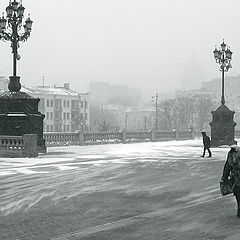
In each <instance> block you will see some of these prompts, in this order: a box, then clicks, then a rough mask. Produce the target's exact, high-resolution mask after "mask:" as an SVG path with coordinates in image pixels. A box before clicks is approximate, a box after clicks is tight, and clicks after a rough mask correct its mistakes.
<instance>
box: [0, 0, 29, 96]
mask: <svg viewBox="0 0 240 240" xmlns="http://www.w3.org/2000/svg"><path fill="white" fill-rule="evenodd" d="M24 10H25V8H24V7H23V6H22V1H16V0H13V1H12V0H10V2H9V5H8V6H7V7H6V18H5V17H4V13H3V14H2V17H0V40H3V41H10V42H11V48H12V53H13V76H10V77H9V78H10V82H9V85H8V89H9V91H10V92H18V91H19V90H20V89H21V84H20V82H19V80H20V77H19V76H17V60H20V58H21V56H20V55H19V54H18V48H19V42H25V41H26V40H27V39H28V38H29V36H30V32H31V30H32V23H33V21H32V20H31V19H30V16H29V15H28V18H27V19H26V21H25V24H24V25H23V18H24Z"/></svg>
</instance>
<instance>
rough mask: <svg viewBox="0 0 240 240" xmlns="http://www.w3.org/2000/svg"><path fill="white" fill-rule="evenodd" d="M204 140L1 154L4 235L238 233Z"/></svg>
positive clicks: (220, 157) (60, 238)
mask: <svg viewBox="0 0 240 240" xmlns="http://www.w3.org/2000/svg"><path fill="white" fill-rule="evenodd" d="M228 151H229V147H223V148H212V153H213V157H212V158H207V157H206V158H201V157H200V156H201V154H202V140H201V139H196V140H186V141H166V142H147V143H132V144H108V145H91V146H66V147H50V148H48V153H47V154H46V155H40V156H39V157H38V158H36V159H34V158H1V159H0V239H1V240H5V239H6V240H28V239H33V240H47V239H52V240H64V239H72V240H75V239H76V240H77V239H87V240H88V239H89V240H90V239H91V240H95V239H96V240H105V239H109V240H113V239H114V240H120V239H121V240H122V239H124V240H125V239H126V240H129V239H131V240H133V239H134V240H135V239H136V240H142V239H149V240H155V239H156V240H159V239H160V240H165V239H172V240H173V239H177V240H187V239H189V240H194V239H209V240H210V239H211V240H213V239H214V240H215V239H219V240H220V239H240V237H239V238H237V235H236V234H238V233H240V228H239V226H240V220H239V219H237V218H236V216H235V215H236V203H235V200H234V198H233V196H225V197H222V196H221V195H220V193H219V180H220V178H221V174H222V168H223V166H224V161H225V159H226V155H227V152H228Z"/></svg>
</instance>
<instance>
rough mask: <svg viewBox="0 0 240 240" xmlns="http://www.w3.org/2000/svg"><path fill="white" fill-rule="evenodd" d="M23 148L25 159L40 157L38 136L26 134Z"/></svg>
mask: <svg viewBox="0 0 240 240" xmlns="http://www.w3.org/2000/svg"><path fill="white" fill-rule="evenodd" d="M23 146H24V148H23V155H24V157H38V151H37V134H24V135H23Z"/></svg>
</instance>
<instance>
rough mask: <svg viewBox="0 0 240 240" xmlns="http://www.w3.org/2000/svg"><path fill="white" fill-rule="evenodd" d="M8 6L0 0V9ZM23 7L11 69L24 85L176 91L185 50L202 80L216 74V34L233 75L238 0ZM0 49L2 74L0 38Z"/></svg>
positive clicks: (112, 0)
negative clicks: (22, 31) (24, 23)
mask: <svg viewBox="0 0 240 240" xmlns="http://www.w3.org/2000/svg"><path fill="white" fill-rule="evenodd" d="M226 3H227V4H226ZM7 5H8V1H7V0H2V1H1V2H0V12H2V11H5V8H6V6H7ZM23 6H24V7H25V8H26V9H25V16H27V13H30V14H31V19H32V20H33V21H34V22H33V29H32V33H31V37H30V38H29V39H28V41H27V42H25V43H21V45H20V48H19V54H20V55H21V56H22V58H21V60H20V61H18V75H20V76H21V82H22V83H23V84H25V85H28V86H36V85H41V84H42V76H44V77H45V84H47V85H54V84H57V85H58V86H61V85H63V83H64V82H69V83H70V87H72V88H75V89H76V90H79V91H87V90H88V84H89V83H90V82H93V81H105V82H109V83H111V84H126V85H128V86H130V87H136V88H141V89H147V90H148V91H152V92H157V91H159V92H163V91H170V90H175V89H181V88H182V78H183V76H184V74H185V73H184V71H185V69H186V66H188V64H189V61H190V60H191V58H192V56H194V57H195V59H196V62H197V64H198V65H199V67H200V68H201V69H202V74H203V75H204V80H205V81H209V80H212V79H213V78H217V77H220V76H221V75H220V72H219V70H218V69H219V66H218V65H217V64H216V63H215V62H214V59H213V53H212V51H213V50H214V47H215V45H217V46H219V45H220V44H221V42H222V39H223V38H224V39H225V42H226V44H228V45H230V47H231V50H232V51H233V61H232V65H233V68H232V69H230V70H229V73H227V74H228V75H229V76H230V75H237V74H239V73H240V69H239V67H238V66H240V34H238V33H237V32H236V30H237V28H235V25H236V24H237V23H239V22H240V15H239V11H238V10H239V7H240V3H239V2H238V1H234V0H230V1H228V2H226V1H225V2H223V1H222V0H220V1H219V0H218V1H217V0H212V1H207V0H203V1H192V0H182V1H181V0H175V1H174V0H168V1H162V0H121V1H120V0H88V1H82V0H75V1H74V0H69V1H62V2H60V1H57V0H51V1H46V0H42V1H41V2H40V1H30V0H23ZM0 52H1V58H0V71H1V75H5V76H7V77H8V76H10V75H12V54H11V49H10V43H9V42H5V43H4V42H3V41H1V42H0ZM196 81H199V79H198V78H197V79H196ZM185 85H186V83H185Z"/></svg>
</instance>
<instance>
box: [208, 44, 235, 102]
mask: <svg viewBox="0 0 240 240" xmlns="http://www.w3.org/2000/svg"><path fill="white" fill-rule="evenodd" d="M213 54H214V58H215V60H216V63H218V64H220V69H219V70H220V71H221V72H222V97H221V103H222V105H224V104H225V98H224V72H227V71H228V70H229V68H232V65H231V60H232V51H231V50H230V48H229V46H228V47H227V45H226V44H225V43H224V40H223V42H222V44H221V47H220V48H219V50H217V48H216V47H215V50H214V51H213Z"/></svg>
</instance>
